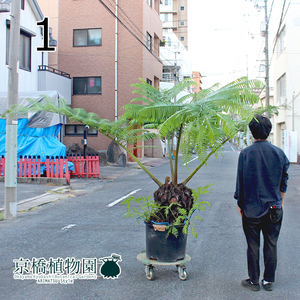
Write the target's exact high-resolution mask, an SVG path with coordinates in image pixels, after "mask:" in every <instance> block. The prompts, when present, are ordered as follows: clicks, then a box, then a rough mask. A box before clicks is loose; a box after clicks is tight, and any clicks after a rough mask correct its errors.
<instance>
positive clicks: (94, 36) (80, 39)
mask: <svg viewBox="0 0 300 300" xmlns="http://www.w3.org/2000/svg"><path fill="white" fill-rule="evenodd" d="M73 46H74V47H84V46H102V29H101V28H97V29H74V30H73Z"/></svg>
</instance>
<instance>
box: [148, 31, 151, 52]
mask: <svg viewBox="0 0 300 300" xmlns="http://www.w3.org/2000/svg"><path fill="white" fill-rule="evenodd" d="M147 48H148V49H149V50H150V51H152V36H151V35H150V34H149V32H147Z"/></svg>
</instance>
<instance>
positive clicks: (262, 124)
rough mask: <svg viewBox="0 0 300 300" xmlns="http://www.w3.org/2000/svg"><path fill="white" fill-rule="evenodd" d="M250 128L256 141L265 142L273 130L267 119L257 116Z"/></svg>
mask: <svg viewBox="0 0 300 300" xmlns="http://www.w3.org/2000/svg"><path fill="white" fill-rule="evenodd" d="M249 128H250V131H251V133H252V135H253V137H254V138H255V139H256V140H258V139H261V140H265V139H267V137H268V136H269V134H270V132H271V130H272V123H271V121H270V120H269V119H268V118H267V117H264V116H262V115H257V116H255V118H253V119H252V120H251V122H250V123H249Z"/></svg>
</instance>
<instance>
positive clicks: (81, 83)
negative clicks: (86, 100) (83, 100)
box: [73, 77, 101, 95]
mask: <svg viewBox="0 0 300 300" xmlns="http://www.w3.org/2000/svg"><path fill="white" fill-rule="evenodd" d="M73 94H74V95H80V94H101V77H74V78H73Z"/></svg>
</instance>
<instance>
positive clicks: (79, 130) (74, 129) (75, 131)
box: [65, 125, 98, 136]
mask: <svg viewBox="0 0 300 300" xmlns="http://www.w3.org/2000/svg"><path fill="white" fill-rule="evenodd" d="M84 129H85V126H84V125H65V135H80V136H83V134H84ZM87 135H94V136H97V135H98V131H97V130H96V129H94V128H89V129H88V132H87Z"/></svg>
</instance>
